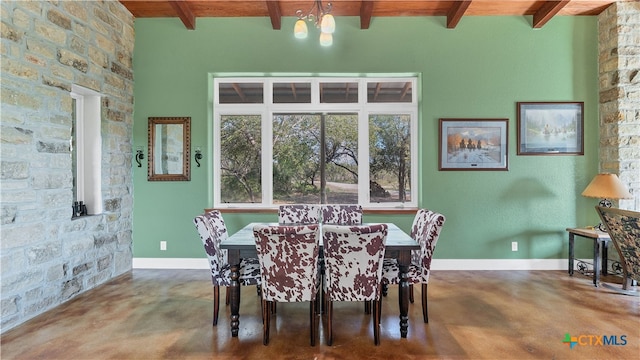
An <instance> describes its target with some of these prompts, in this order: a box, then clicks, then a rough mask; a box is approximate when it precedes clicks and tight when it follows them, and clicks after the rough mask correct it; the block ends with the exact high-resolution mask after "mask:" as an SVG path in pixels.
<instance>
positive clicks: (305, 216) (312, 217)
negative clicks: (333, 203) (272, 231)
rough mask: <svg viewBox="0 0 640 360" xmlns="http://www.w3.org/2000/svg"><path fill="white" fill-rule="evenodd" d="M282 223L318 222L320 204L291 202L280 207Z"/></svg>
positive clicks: (280, 221) (279, 217) (279, 219)
mask: <svg viewBox="0 0 640 360" xmlns="http://www.w3.org/2000/svg"><path fill="white" fill-rule="evenodd" d="M278 223H280V224H318V223H320V205H307V204H289V205H280V207H278Z"/></svg>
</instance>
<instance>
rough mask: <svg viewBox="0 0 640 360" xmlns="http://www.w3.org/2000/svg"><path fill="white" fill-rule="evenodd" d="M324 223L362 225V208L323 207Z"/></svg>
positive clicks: (351, 206)
mask: <svg viewBox="0 0 640 360" xmlns="http://www.w3.org/2000/svg"><path fill="white" fill-rule="evenodd" d="M322 223H323V224H337V225H359V224H362V206H361V205H334V204H331V205H322Z"/></svg>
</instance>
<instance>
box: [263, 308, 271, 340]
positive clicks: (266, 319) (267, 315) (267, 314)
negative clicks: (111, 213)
mask: <svg viewBox="0 0 640 360" xmlns="http://www.w3.org/2000/svg"><path fill="white" fill-rule="evenodd" d="M270 323H271V301H267V300H262V345H268V344H269V325H270Z"/></svg>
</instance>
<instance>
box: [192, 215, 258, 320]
mask: <svg viewBox="0 0 640 360" xmlns="http://www.w3.org/2000/svg"><path fill="white" fill-rule="evenodd" d="M193 223H194V225H195V227H196V230H197V231H198V234H199V235H200V239H201V240H202V244H203V245H204V250H205V252H206V254H207V259H208V260H209V268H210V269H211V282H212V283H213V326H216V325H217V324H218V312H219V308H220V287H221V286H224V287H227V286H230V285H231V265H230V264H228V260H227V251H226V250H222V249H220V243H221V242H222V240H224V239H226V238H227V237H228V232H227V228H226V226H225V223H224V220H223V219H222V214H221V213H220V211H218V210H213V211H208V212H206V213H204V214H203V215H198V216H196V217H195V218H194V219H193ZM239 272H240V285H260V266H259V264H258V259H257V258H255V259H254V258H247V259H241V261H240V269H239ZM225 303H226V304H227V305H228V304H229V291H226V301H225Z"/></svg>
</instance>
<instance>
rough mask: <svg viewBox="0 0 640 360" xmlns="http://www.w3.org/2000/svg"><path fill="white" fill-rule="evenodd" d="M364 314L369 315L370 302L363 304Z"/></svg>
mask: <svg viewBox="0 0 640 360" xmlns="http://www.w3.org/2000/svg"><path fill="white" fill-rule="evenodd" d="M364 313H365V314H371V301H365V302H364Z"/></svg>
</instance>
